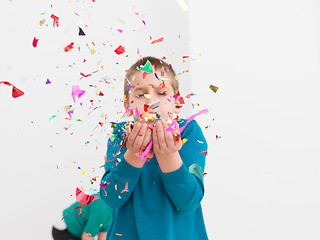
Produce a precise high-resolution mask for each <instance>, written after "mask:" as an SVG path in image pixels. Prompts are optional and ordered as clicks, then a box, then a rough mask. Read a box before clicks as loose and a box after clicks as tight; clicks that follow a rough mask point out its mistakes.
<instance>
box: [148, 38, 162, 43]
mask: <svg viewBox="0 0 320 240" xmlns="http://www.w3.org/2000/svg"><path fill="white" fill-rule="evenodd" d="M163 39H164V37H162V38H159V39H157V40H154V41H152V42H151V44H155V43H158V42H162V41H163Z"/></svg>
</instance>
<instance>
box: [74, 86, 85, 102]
mask: <svg viewBox="0 0 320 240" xmlns="http://www.w3.org/2000/svg"><path fill="white" fill-rule="evenodd" d="M85 92H86V91H85V90H81V89H80V88H79V85H73V86H72V99H73V101H74V102H76V100H75V97H78V98H80V97H81V96H82V95H83V94H84V93H85Z"/></svg>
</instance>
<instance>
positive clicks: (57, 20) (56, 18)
mask: <svg viewBox="0 0 320 240" xmlns="http://www.w3.org/2000/svg"><path fill="white" fill-rule="evenodd" d="M50 17H51V18H52V19H53V27H56V26H57V27H59V18H58V17H57V16H55V15H53V14H51V16H50Z"/></svg>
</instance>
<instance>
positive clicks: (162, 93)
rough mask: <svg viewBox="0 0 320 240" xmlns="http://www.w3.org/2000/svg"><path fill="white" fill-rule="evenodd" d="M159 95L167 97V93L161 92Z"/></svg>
mask: <svg viewBox="0 0 320 240" xmlns="http://www.w3.org/2000/svg"><path fill="white" fill-rule="evenodd" d="M159 95H167V92H161V93H159Z"/></svg>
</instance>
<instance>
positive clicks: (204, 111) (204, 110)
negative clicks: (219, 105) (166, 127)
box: [180, 109, 209, 133]
mask: <svg viewBox="0 0 320 240" xmlns="http://www.w3.org/2000/svg"><path fill="white" fill-rule="evenodd" d="M208 112H209V110H208V109H203V110H201V111H200V112H198V113H196V114H193V115H191V117H190V118H189V119H188V121H187V122H186V124H185V125H184V126H183V127H181V128H180V133H182V131H183V130H184V129H185V128H186V126H187V125H188V123H189V122H190V121H192V120H193V119H194V118H195V117H196V116H198V115H200V114H203V113H208Z"/></svg>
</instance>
